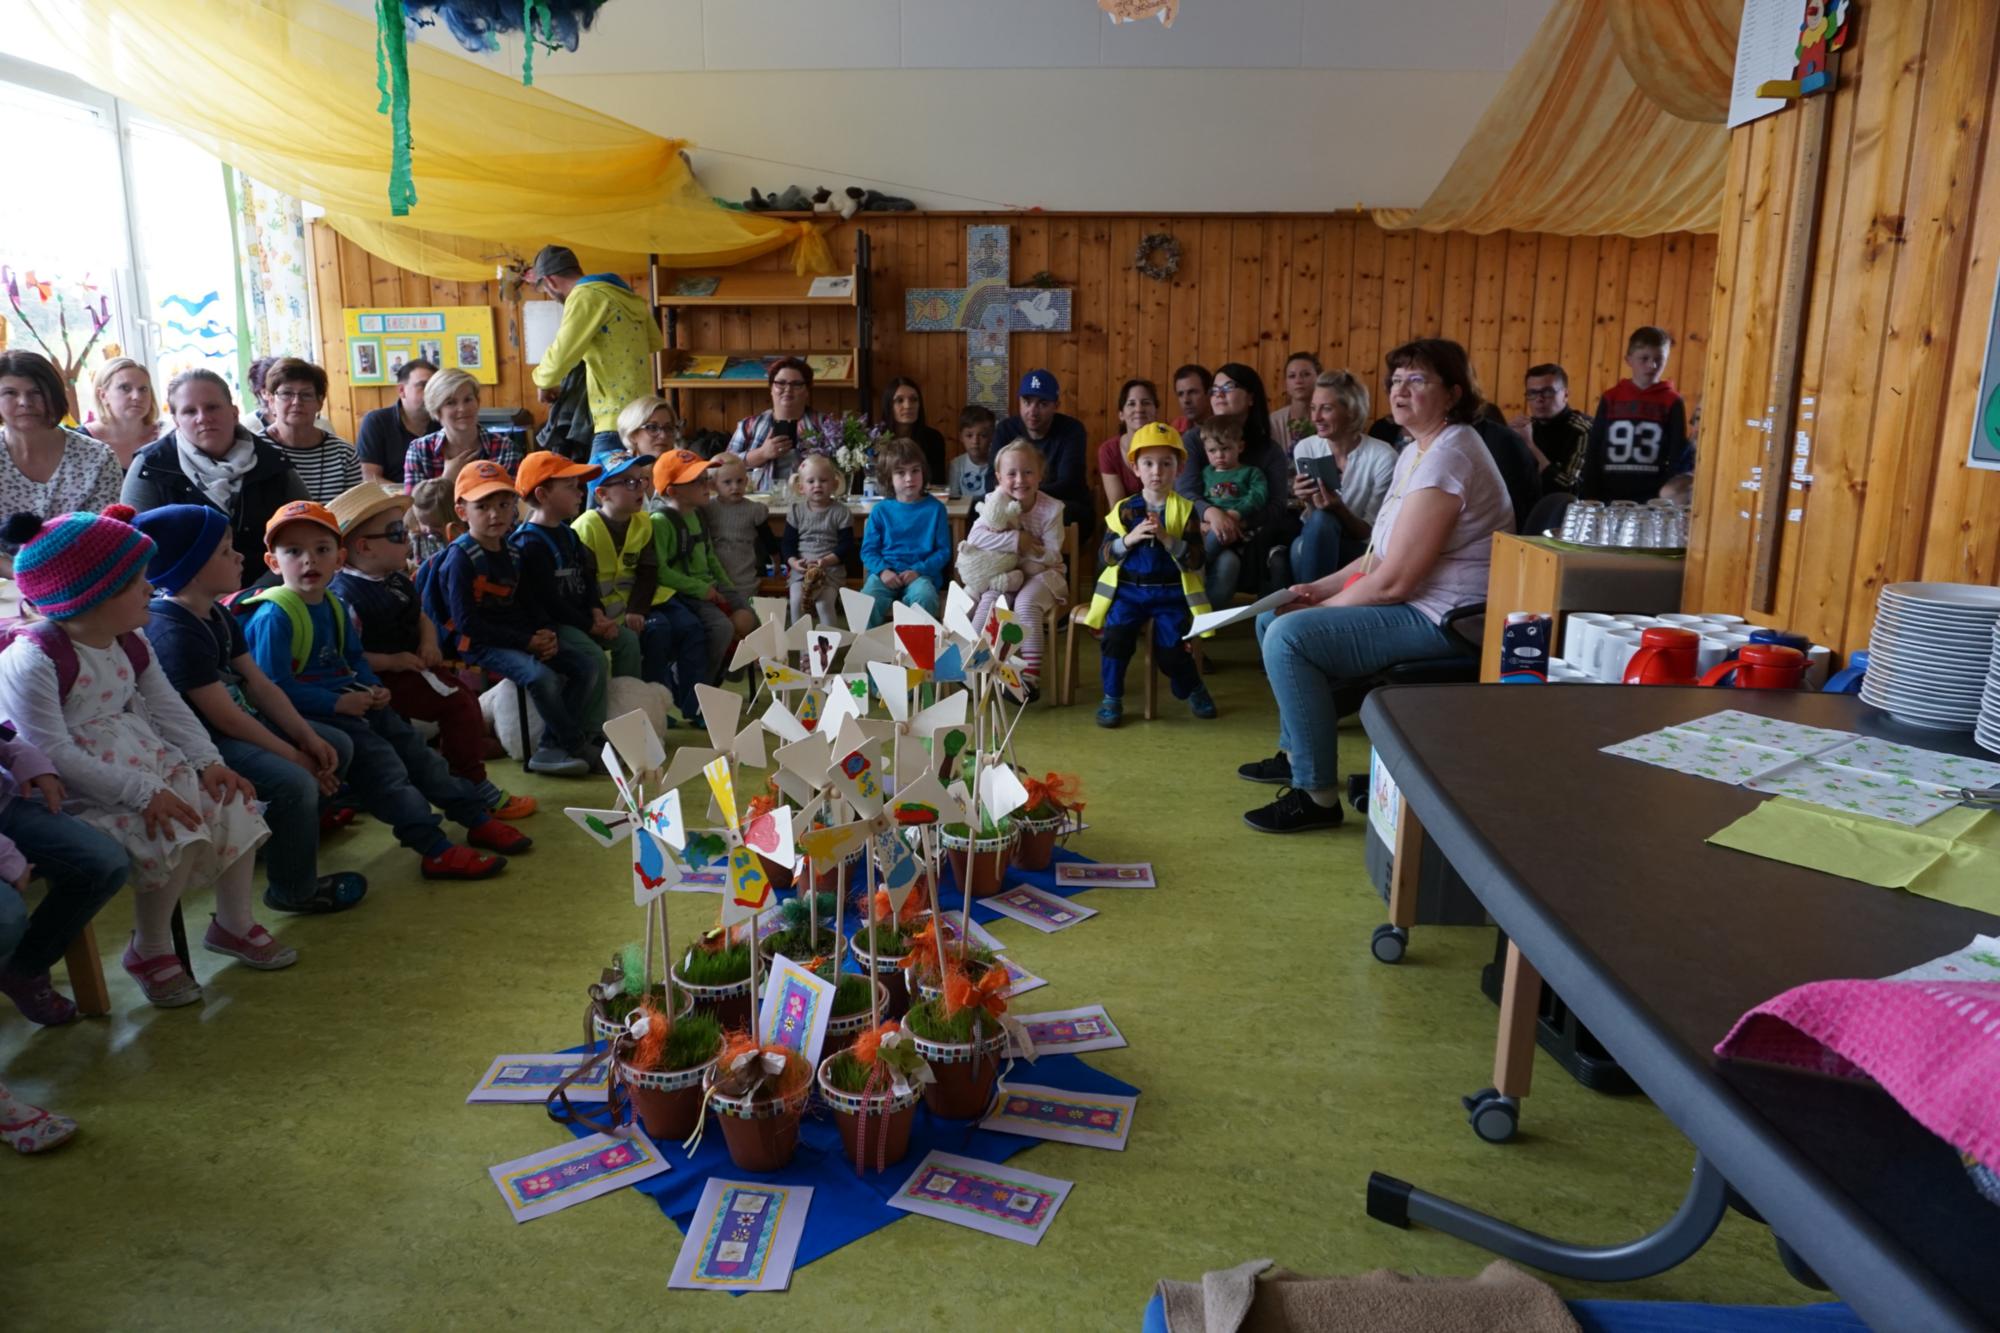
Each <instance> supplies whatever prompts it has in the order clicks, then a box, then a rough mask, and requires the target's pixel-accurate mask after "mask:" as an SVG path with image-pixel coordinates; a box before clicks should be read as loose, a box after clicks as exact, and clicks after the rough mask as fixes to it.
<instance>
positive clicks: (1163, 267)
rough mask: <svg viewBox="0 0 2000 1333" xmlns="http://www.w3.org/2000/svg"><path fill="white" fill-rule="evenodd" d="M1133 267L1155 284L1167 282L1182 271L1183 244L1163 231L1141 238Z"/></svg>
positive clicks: (1133, 253) (1135, 252)
mask: <svg viewBox="0 0 2000 1333" xmlns="http://www.w3.org/2000/svg"><path fill="white" fill-rule="evenodd" d="M1132 267H1133V268H1136V269H1138V270H1139V272H1141V273H1143V274H1145V275H1146V276H1147V277H1149V278H1151V279H1152V280H1153V281H1154V282H1165V281H1166V280H1167V279H1168V278H1171V277H1173V276H1174V274H1176V273H1178V272H1180V271H1181V243H1180V242H1179V241H1177V240H1175V239H1174V238H1173V237H1171V236H1169V235H1167V234H1166V233H1165V232H1163V231H1156V232H1153V233H1152V234H1150V235H1147V236H1141V237H1140V238H1139V248H1138V249H1137V250H1134V251H1133V252H1132Z"/></svg>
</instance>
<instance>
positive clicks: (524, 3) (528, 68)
mask: <svg viewBox="0 0 2000 1333" xmlns="http://www.w3.org/2000/svg"><path fill="white" fill-rule="evenodd" d="M538 20H539V26H540V27H541V29H542V30H543V31H544V32H548V31H552V30H553V29H554V27H555V21H554V20H553V19H552V18H551V17H550V16H549V6H548V0H521V37H522V42H521V46H522V50H523V53H524V54H523V55H522V57H521V83H522V85H523V86H524V87H528V88H532V87H534V86H535V28H536V27H537V21H538ZM549 49H550V50H552V51H553V50H554V49H555V45H554V43H550V46H549Z"/></svg>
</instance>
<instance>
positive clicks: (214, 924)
mask: <svg viewBox="0 0 2000 1333" xmlns="http://www.w3.org/2000/svg"><path fill="white" fill-rule="evenodd" d="M201 947H202V948H204V949H206V950H208V951H209V952H210V953H219V954H223V955H226V956H227V957H230V958H235V959H239V960H241V961H242V963H243V964H244V965H245V966H246V967H254V968H257V969H259V970H260V971H264V972H276V971H277V970H278V969H280V968H285V967H290V966H291V965H292V964H293V963H296V962H298V961H299V951H298V950H297V949H294V948H292V947H291V946H290V945H287V944H280V943H278V941H277V940H276V939H274V938H272V935H271V932H270V931H268V930H266V929H264V928H263V927H262V926H260V925H258V924H257V923H256V922H254V921H253V922H251V923H250V933H249V934H247V935H233V934H231V933H230V932H229V931H227V930H224V929H223V928H222V923H221V922H220V921H217V920H216V919H215V918H214V917H213V916H211V917H209V919H208V933H207V934H206V935H204V936H202V940H201Z"/></svg>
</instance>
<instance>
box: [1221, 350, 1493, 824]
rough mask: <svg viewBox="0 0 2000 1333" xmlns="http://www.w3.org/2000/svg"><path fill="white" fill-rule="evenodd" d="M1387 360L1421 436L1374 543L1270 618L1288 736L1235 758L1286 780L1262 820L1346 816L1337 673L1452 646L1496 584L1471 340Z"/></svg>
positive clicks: (1274, 670)
mask: <svg viewBox="0 0 2000 1333" xmlns="http://www.w3.org/2000/svg"><path fill="white" fill-rule="evenodd" d="M1388 361H1389V408H1390V411H1391V412H1393V413H1394V414H1395V418H1396V424H1397V425H1399V426H1401V427H1402V428H1403V430H1404V431H1406V432H1407V433H1408V434H1409V435H1410V437H1411V440H1412V441H1413V442H1412V443H1411V444H1410V445H1409V447H1408V448H1406V449H1404V450H1403V453H1402V456H1401V457H1399V458H1398V459H1397V460H1396V475H1395V480H1394V481H1393V483H1392V484H1391V489H1390V492H1389V498H1388V499H1387V500H1386V501H1384V502H1383V505H1382V509H1381V512H1380V513H1378V514H1377V515H1376V517H1375V530H1374V535H1373V538H1372V539H1371V541H1370V543H1369V549H1368V551H1367V552H1365V553H1363V555H1362V556H1361V558H1360V559H1358V560H1355V561H1353V562H1352V563H1350V564H1348V565H1346V566H1343V567H1342V568H1340V569H1337V570H1335V571H1334V572H1333V573H1331V574H1329V575H1327V576H1326V577H1325V578H1323V579H1319V580H1316V581H1315V582H1312V583H1301V584H1295V585H1293V587H1292V592H1293V593H1295V594H1296V595H1297V597H1298V600H1299V603H1300V605H1301V607H1302V609H1299V610H1294V611H1288V612H1286V613H1284V614H1281V615H1277V616H1275V617H1273V618H1272V619H1270V620H1268V621H1266V622H1264V623H1263V624H1261V625H1260V626H1259V628H1260V630H1261V631H1262V634H1261V638H1262V641H1263V653H1264V673H1265V675H1267V676H1269V677H1270V680H1271V693H1272V694H1273V695H1274V696H1276V698H1277V701H1278V747H1279V749H1278V754H1277V755H1276V756H1275V757H1273V758H1271V759H1260V760H1258V761H1256V762H1255V763H1250V764H1245V765H1243V766H1242V767H1241V768H1239V769H1238V770H1237V772H1238V773H1240V774H1241V775H1242V776H1243V777H1245V778H1248V779H1249V780H1251V781H1253V782H1275V783H1282V784H1286V789H1285V790H1284V791H1282V792H1280V793H1279V795H1278V799H1277V800H1275V801H1273V802H1271V804H1269V805H1266V806H1263V807H1261V808H1259V809H1256V810H1252V811H1250V812H1249V813H1248V814H1246V815H1244V816H1243V822H1244V823H1246V824H1248V825H1249V826H1250V827H1251V828H1253V829H1256V830H1258V831H1259V832H1261V833H1296V832H1298V831H1300V830H1302V829H1309V828H1331V827H1333V826H1334V825H1336V824H1338V823H1339V822H1340V793H1339V790H1338V788H1339V783H1340V775H1339V772H1338V753H1337V750H1338V742H1337V738H1336V728H1337V727H1338V726H1339V724H1340V713H1339V708H1338V706H1337V705H1336V704H1335V702H1334V691H1335V687H1336V686H1338V685H1340V684H1341V683H1343V682H1346V681H1351V680H1354V679H1356V678H1357V677H1362V676H1367V675H1369V674H1371V673H1373V672H1376V671H1380V670H1381V669H1382V668H1384V667H1387V666H1392V665H1394V664H1395V663H1397V662H1408V661H1415V660H1419V659H1422V658H1426V657H1441V656H1445V655H1447V654H1449V653H1451V652H1453V651H1454V650H1455V647H1454V644H1453V641H1452V639H1451V637H1450V636H1449V635H1448V634H1447V633H1446V632H1445V631H1444V630H1443V629H1442V628H1441V627H1440V624H1439V622H1441V621H1442V620H1443V619H1444V617H1445V615H1446V614H1447V613H1448V612H1450V611H1452V610H1453V609H1454V608H1456V607H1460V606H1463V605H1466V604H1467V603H1470V602H1476V601H1478V600H1480V599H1481V598H1482V597H1484V596H1485V595H1486V566H1487V559H1488V550H1489V547H1490V545H1491V538H1492V536H1493V534H1494V533H1495V532H1504V531H1508V530H1510V528H1511V526H1512V524H1513V520H1514V510H1513V505H1512V502H1511V501H1510V500H1509V499H1508V496H1507V486H1506V483H1505V482H1503V481H1502V480H1501V479H1500V469H1499V468H1498V467H1496V466H1495V465H1494V462H1493V455H1492V454H1491V453H1490V452H1489V451H1488V450H1487V448H1486V445H1485V443H1484V442H1483V441H1481V440H1480V438H1479V435H1478V434H1477V432H1475V431H1474V430H1473V429H1472V427H1471V425H1470V423H1471V422H1472V421H1473V419H1474V418H1476V417H1477V416H1478V414H1479V407H1480V398H1479V388H1478V385H1476V384H1475V383H1474V382H1473V379H1472V369H1471V366H1470V365H1469V363H1468V362H1467V361H1466V357H1465V349H1464V348H1463V347H1461V346H1459V345H1458V344H1457V343H1455V342H1450V341H1447V340H1446V339H1443V338H1420V339H1418V340H1417V341H1415V342H1410V343H1405V344H1403V345H1402V346H1401V347H1398V348H1397V349H1396V350H1395V351H1393V352H1391V353H1389V358H1388Z"/></svg>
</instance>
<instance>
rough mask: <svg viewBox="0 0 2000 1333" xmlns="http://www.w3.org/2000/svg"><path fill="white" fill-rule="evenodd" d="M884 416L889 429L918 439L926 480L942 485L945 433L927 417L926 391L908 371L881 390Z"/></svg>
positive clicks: (908, 437)
mask: <svg viewBox="0 0 2000 1333" xmlns="http://www.w3.org/2000/svg"><path fill="white" fill-rule="evenodd" d="M882 420H883V421H884V422H886V423H887V424H888V427H889V429H890V430H892V431H894V432H895V433H896V434H898V435H900V436H902V437H903V438H904V439H906V440H914V441H916V445H917V448H919V449H921V450H923V451H924V480H925V481H927V482H928V483H929V484H930V485H932V486H942V485H944V483H945V480H946V478H947V476H948V475H949V474H948V473H946V471H945V458H944V434H943V432H941V431H940V430H938V428H937V427H935V426H933V425H931V424H930V423H929V422H928V421H925V420H924V391H923V390H922V389H920V388H918V387H917V382H916V381H915V380H913V379H911V378H910V377H909V376H907V375H898V376H896V378H895V379H892V380H890V381H889V387H888V388H886V389H884V390H883V391H882Z"/></svg>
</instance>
